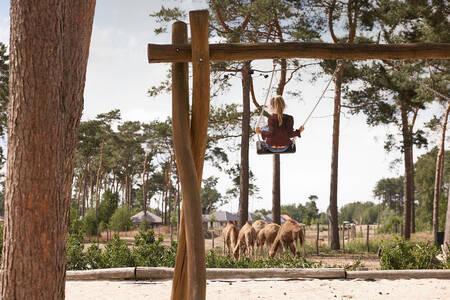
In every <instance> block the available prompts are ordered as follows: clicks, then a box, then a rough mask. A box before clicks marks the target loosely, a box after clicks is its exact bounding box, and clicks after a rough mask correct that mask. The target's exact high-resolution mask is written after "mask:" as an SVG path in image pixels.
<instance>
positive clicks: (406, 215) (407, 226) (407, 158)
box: [400, 102, 414, 239]
mask: <svg viewBox="0 0 450 300" xmlns="http://www.w3.org/2000/svg"><path fill="white" fill-rule="evenodd" d="M400 111H401V119H402V136H403V147H404V153H403V155H404V165H405V176H404V177H405V178H404V180H405V181H404V197H405V198H404V199H405V200H404V205H403V228H404V230H403V237H404V238H405V239H409V238H410V237H411V227H412V226H411V212H412V211H411V205H412V204H413V200H414V192H413V190H412V189H413V185H412V184H413V180H414V174H413V170H412V169H411V165H412V164H411V163H412V161H413V157H412V137H411V131H410V130H409V126H408V112H407V107H406V105H405V104H404V103H403V102H401V104H400Z"/></svg>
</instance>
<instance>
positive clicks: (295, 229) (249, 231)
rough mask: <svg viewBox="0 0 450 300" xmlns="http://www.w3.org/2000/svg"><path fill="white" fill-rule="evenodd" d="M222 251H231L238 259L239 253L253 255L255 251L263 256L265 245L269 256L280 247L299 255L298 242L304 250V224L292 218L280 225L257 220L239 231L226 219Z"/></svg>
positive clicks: (227, 252)
mask: <svg viewBox="0 0 450 300" xmlns="http://www.w3.org/2000/svg"><path fill="white" fill-rule="evenodd" d="M222 236H223V245H224V246H223V252H224V254H225V255H229V254H231V253H233V256H234V258H235V259H239V257H240V254H246V255H247V256H249V257H255V246H256V248H257V249H256V252H258V250H259V253H260V255H261V256H264V245H267V249H268V250H269V256H270V257H272V258H273V257H274V256H275V255H276V254H277V252H281V250H282V248H283V249H284V250H285V251H287V249H289V250H291V252H292V254H293V255H294V256H296V255H297V256H300V252H299V251H298V249H299V247H298V245H297V244H298V243H300V246H301V247H302V249H303V254H304V256H306V251H305V226H304V225H303V224H300V223H297V222H296V221H293V220H287V221H286V222H285V223H283V224H282V225H281V226H280V225H278V224H275V223H269V224H268V223H267V222H265V221H263V220H257V221H255V222H254V223H253V224H250V223H249V222H247V223H245V225H244V226H242V228H241V230H240V231H239V230H238V228H237V226H236V225H235V224H234V223H233V222H232V221H228V222H227V225H226V226H225V228H224V229H223V232H222Z"/></svg>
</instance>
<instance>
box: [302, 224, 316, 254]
mask: <svg viewBox="0 0 450 300" xmlns="http://www.w3.org/2000/svg"><path fill="white" fill-rule="evenodd" d="M305 234H306V232H305ZM316 254H317V255H319V222H317V236H316Z"/></svg>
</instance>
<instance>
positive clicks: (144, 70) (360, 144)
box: [0, 0, 440, 212]
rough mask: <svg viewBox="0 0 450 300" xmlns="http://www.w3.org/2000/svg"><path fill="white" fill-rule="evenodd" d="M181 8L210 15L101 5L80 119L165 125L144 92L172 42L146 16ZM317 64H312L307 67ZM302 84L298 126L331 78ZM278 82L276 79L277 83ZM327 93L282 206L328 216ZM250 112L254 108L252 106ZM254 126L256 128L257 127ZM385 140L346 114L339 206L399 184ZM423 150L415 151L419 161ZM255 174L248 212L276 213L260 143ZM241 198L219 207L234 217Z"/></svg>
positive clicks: (0, 33)
mask: <svg viewBox="0 0 450 300" xmlns="http://www.w3.org/2000/svg"><path fill="white" fill-rule="evenodd" d="M162 4H164V6H165V7H172V6H174V5H177V6H179V7H181V8H183V9H185V10H193V9H202V8H206V7H207V6H206V4H205V1H203V0H189V1H187V0H178V1H177V0H174V1H173V0H166V1H162V0H152V1H143V0H133V1H123V0H97V6H96V11H95V18H94V28H93V33H92V40H91V48H90V54H89V61H88V67H87V75H86V87H85V96H84V98H85V104H84V112H83V116H82V120H83V121H85V120H89V119H93V118H95V116H96V115H97V114H99V113H104V112H108V111H110V110H112V109H120V110H121V112H122V119H123V120H124V121H141V122H150V121H151V120H154V119H160V120H164V119H165V118H166V117H168V116H170V115H171V95H169V94H165V95H160V96H158V97H155V98H149V97H148V96H147V90H148V89H149V88H150V87H151V86H153V85H158V83H159V82H161V81H162V80H164V79H165V76H166V73H167V70H168V69H169V68H170V65H169V64H149V63H148V61H147V52H146V50H147V43H159V44H168V43H170V32H169V33H167V34H163V35H158V36H156V35H155V34H154V32H153V29H154V28H155V27H156V24H155V22H154V20H153V19H152V18H151V17H150V16H149V15H150V14H151V13H152V12H155V11H157V10H159V9H160V8H161V5H162ZM8 40H9V1H7V0H0V42H3V43H6V44H9V43H8ZM304 62H313V60H304ZM254 68H255V69H264V70H271V69H272V67H271V62H270V61H255V62H254ZM302 76H303V77H304V78H305V79H306V80H304V81H302V82H300V83H298V82H296V83H292V84H291V83H290V85H289V86H288V88H294V89H296V90H301V93H302V99H295V98H292V97H289V96H285V100H286V103H287V109H286V113H288V114H291V115H293V116H294V119H295V127H299V126H300V125H301V124H302V122H303V120H305V118H306V117H307V115H308V114H309V112H310V111H311V109H312V107H313V106H314V104H315V103H316V101H317V100H318V98H319V96H320V94H321V92H322V90H323V89H324V87H325V85H326V82H327V81H328V80H329V77H327V76H323V78H321V79H320V80H318V81H316V82H310V81H309V80H308V78H311V74H308V73H305V74H302ZM275 79H276V77H275ZM268 84H269V79H264V78H263V77H260V76H256V77H255V91H256V96H257V98H258V99H263V98H264V97H265V93H266V89H267V87H268ZM332 86H333V85H331V88H330V90H329V91H328V92H327V93H326V95H325V98H324V99H323V100H322V101H321V103H320V104H319V106H318V107H317V109H316V110H315V112H314V114H313V116H312V118H311V119H310V120H309V122H308V123H307V124H306V126H305V131H304V133H303V134H302V138H301V139H297V141H296V143H297V153H296V154H289V155H288V154H286V155H281V156H280V157H281V204H282V205H284V204H298V203H302V204H305V202H306V201H307V199H308V196H309V195H317V196H318V200H317V206H318V208H319V209H320V210H321V211H325V210H326V208H327V207H328V203H329V190H330V167H331V142H332V114H333V89H332ZM241 99H242V94H241V86H240V80H239V79H236V80H234V81H233V86H232V88H231V90H230V91H229V92H228V93H226V94H225V95H223V96H220V97H218V98H217V99H214V101H215V102H216V103H232V102H234V103H241V102H242V101H241ZM252 108H254V107H253V104H252ZM439 112H440V109H439V107H437V106H434V107H432V108H430V109H429V110H428V111H427V112H426V113H425V114H422V115H420V116H419V118H418V126H421V124H423V122H424V121H426V120H428V119H429V118H430V117H431V116H432V115H433V114H439ZM252 125H253V124H252ZM388 133H392V134H396V135H398V134H399V132H398V130H396V129H395V128H393V127H388V126H378V127H369V126H367V125H366V121H365V117H364V116H362V115H357V116H353V115H350V114H349V113H346V112H345V111H344V113H343V114H342V115H341V134H340V144H339V173H338V174H339V177H338V178H339V184H338V206H339V207H341V206H342V205H345V204H347V203H351V202H355V201H362V202H364V201H375V199H374V198H373V193H372V190H373V188H374V187H375V184H376V182H377V181H378V180H380V179H381V178H385V177H397V176H399V175H401V173H402V168H403V167H402V165H397V166H396V167H394V168H391V167H390V166H391V162H392V161H393V160H395V159H397V158H401V154H400V153H398V152H394V153H389V154H388V153H386V152H385V151H384V148H383V145H384V140H385V137H386V135H387V134H388ZM425 151H426V149H419V150H415V157H417V156H418V155H421V154H423V153H424V152H425ZM239 155H240V153H239V151H237V152H236V153H230V158H231V160H233V161H234V162H238V161H239ZM249 161H250V168H251V170H252V171H253V172H254V174H255V178H256V182H255V183H256V185H257V186H258V187H259V189H260V192H259V194H258V197H257V198H250V201H249V210H250V211H254V210H255V209H261V208H265V209H271V205H272V204H271V201H272V156H271V155H265V156H258V155H256V149H255V144H254V143H251V144H250V158H249ZM210 175H215V176H220V179H219V185H218V189H219V191H220V192H221V193H223V194H224V193H225V191H226V190H227V189H228V188H229V187H230V180H229V178H227V177H226V176H225V175H223V174H220V173H218V172H217V170H215V169H214V168H212V167H211V166H209V165H206V166H205V170H204V178H206V177H208V176H210ZM238 201H239V200H238V199H234V200H232V201H230V203H228V204H226V205H224V206H223V207H221V208H220V209H221V210H228V211H232V212H236V211H237V209H238ZM152 206H153V205H152Z"/></svg>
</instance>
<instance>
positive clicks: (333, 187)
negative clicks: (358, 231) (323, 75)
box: [330, 67, 344, 250]
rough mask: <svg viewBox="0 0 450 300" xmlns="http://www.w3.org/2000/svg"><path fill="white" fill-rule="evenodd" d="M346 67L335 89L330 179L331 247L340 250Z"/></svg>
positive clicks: (340, 74) (338, 76) (337, 79)
mask: <svg viewBox="0 0 450 300" xmlns="http://www.w3.org/2000/svg"><path fill="white" fill-rule="evenodd" d="M343 71H344V68H343V67H342V68H341V69H340V71H339V72H338V73H337V74H336V79H335V91H334V115H333V143H332V148H331V149H332V150H331V180H330V231H331V249H333V250H338V249H339V248H340V245H339V224H338V209H337V189H338V164H339V127H340V122H341V87H342V75H343Z"/></svg>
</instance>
